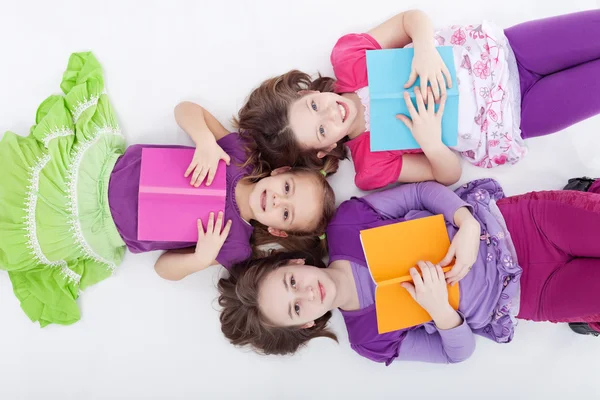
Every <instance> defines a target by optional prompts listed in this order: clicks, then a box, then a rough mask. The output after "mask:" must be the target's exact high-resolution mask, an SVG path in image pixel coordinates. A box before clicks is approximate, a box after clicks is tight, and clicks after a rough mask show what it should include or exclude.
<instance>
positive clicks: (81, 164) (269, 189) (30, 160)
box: [0, 53, 335, 326]
mask: <svg viewBox="0 0 600 400" xmlns="http://www.w3.org/2000/svg"><path fill="white" fill-rule="evenodd" d="M61 88H62V90H63V92H64V94H65V95H64V96H60V95H54V96H50V97H49V98H48V99H46V100H45V101H44V102H43V103H42V105H41V106H40V108H39V109H38V111H37V115H36V125H34V126H33V127H32V129H31V132H30V134H29V136H26V137H22V136H18V135H16V134H14V133H11V132H8V133H6V134H5V135H4V137H3V138H2V141H1V142H0V163H1V165H2V171H3V173H2V174H1V176H0V231H1V232H2V240H1V241H0V267H1V268H2V269H5V270H7V271H8V273H9V276H10V279H11V281H12V284H13V288H14V291H15V295H16V296H17V297H18V298H19V300H20V302H21V306H22V308H23V310H24V311H25V313H26V314H27V316H28V317H29V318H30V319H31V320H32V321H38V322H39V323H40V325H41V326H45V325H47V324H49V323H59V324H70V323H73V322H75V321H77V320H78V319H79V309H78V307H77V304H76V299H77V298H78V296H79V291H80V290H84V289H85V288H87V287H88V286H90V285H92V284H94V283H96V282H99V281H101V280H103V279H105V278H106V277H108V276H109V275H110V274H111V273H112V272H113V271H114V270H115V269H116V267H117V265H119V263H120V262H121V259H122V258H123V254H124V251H125V249H126V248H129V249H130V250H131V251H133V252H141V251H151V250H171V249H179V248H186V249H185V250H179V251H174V250H173V251H168V252H167V253H165V254H163V255H162V256H161V257H160V258H159V259H158V261H157V263H156V270H157V272H158V273H159V274H160V275H161V276H162V277H164V278H167V279H181V278H183V277H185V276H186V275H188V274H190V273H192V272H195V271H198V270H201V269H203V268H205V267H207V266H209V265H215V264H223V265H224V266H225V267H229V266H230V265H231V264H232V263H234V262H238V261H241V260H243V259H245V258H247V257H248V256H250V255H251V245H252V246H257V245H260V244H261V243H263V242H265V241H266V240H265V239H266V238H267V236H268V237H270V238H272V239H284V238H285V237H286V236H288V235H290V236H291V237H290V238H287V240H286V243H283V244H285V245H288V246H289V247H291V248H293V247H294V244H295V243H294V240H300V239H301V238H299V237H296V236H302V235H308V236H310V237H309V238H308V240H317V238H316V236H315V235H320V234H322V233H323V232H324V229H325V227H326V224H327V221H328V219H329V218H330V217H331V216H332V215H333V210H334V207H335V203H334V194H333V191H332V189H331V188H330V187H329V185H328V184H327V182H326V180H325V178H324V177H323V175H321V174H320V173H318V172H315V171H307V170H291V169H290V168H286V167H284V168H279V169H277V170H274V171H272V172H271V173H270V174H269V173H268V172H266V171H264V170H261V169H256V168H255V169H253V167H252V166H249V165H242V164H244V162H245V161H246V160H245V154H244V151H243V142H242V141H241V140H240V139H239V137H238V136H237V135H236V134H231V135H229V134H228V132H227V131H226V130H225V129H224V128H223V127H222V126H221V125H220V124H218V122H216V120H215V119H214V117H212V116H210V114H208V113H206V112H205V111H204V110H202V109H198V108H197V107H196V108H194V109H193V110H192V111H193V112H191V113H190V112H189V109H188V108H186V107H185V104H184V105H182V106H181V107H178V108H177V110H176V111H177V112H176V114H177V120H178V122H179V124H180V125H181V126H182V127H184V129H186V130H187V132H188V133H189V134H190V136H191V137H192V138H193V139H194V141H195V142H196V144H197V149H196V152H195V155H194V159H193V161H192V163H191V165H190V168H189V169H188V171H187V172H186V174H187V175H188V176H191V183H193V184H195V185H196V186H197V185H199V184H200V183H201V182H202V180H203V179H204V176H203V174H204V175H206V174H209V181H210V180H212V176H213V175H214V169H215V168H216V162H215V163H214V166H213V167H212V169H211V168H204V166H206V165H209V166H210V165H212V164H211V163H212V162H213V161H214V160H215V157H216V159H217V161H218V158H225V159H226V160H227V162H228V163H229V165H228V166H227V173H226V176H227V196H226V206H225V210H223V211H224V214H223V212H220V213H219V214H218V217H217V218H216V223H215V222H214V219H215V218H214V216H213V217H212V218H210V220H209V223H208V226H207V227H206V232H205V231H204V230H203V227H202V226H201V224H200V223H199V226H198V228H199V239H198V242H197V243H164V242H142V241H138V240H137V235H136V233H137V195H138V185H139V174H140V159H141V149H142V147H144V146H139V145H136V146H132V147H130V148H128V149H127V150H126V151H125V141H124V138H123V136H122V135H121V132H120V130H119V127H118V124H117V121H116V119H115V116H114V112H113V110H112V108H111V106H110V104H109V101H108V98H107V96H106V94H105V93H104V81H103V76H102V70H101V67H100V64H99V63H98V62H97V61H96V59H95V58H94V56H93V55H92V54H91V53H77V54H73V55H72V56H71V58H70V59H69V64H68V67H67V71H66V72H65V74H64V77H63V81H62V84H61ZM205 116H206V117H205ZM213 133H214V135H215V136H216V138H217V139H218V142H217V141H216V140H215V138H214V137H213ZM123 153H124V154H123ZM225 153H228V154H225ZM225 220H229V222H227V225H226V227H225V229H223V231H221V228H222V225H223V221H225ZM194 245H195V249H194V248H189V247H190V246H194Z"/></svg>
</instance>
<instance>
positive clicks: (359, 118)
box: [342, 92, 367, 139]
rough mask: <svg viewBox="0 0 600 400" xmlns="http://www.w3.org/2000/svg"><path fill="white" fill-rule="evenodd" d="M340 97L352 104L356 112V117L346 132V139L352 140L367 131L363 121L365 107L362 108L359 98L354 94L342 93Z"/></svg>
mask: <svg viewBox="0 0 600 400" xmlns="http://www.w3.org/2000/svg"><path fill="white" fill-rule="evenodd" d="M342 97H344V98H346V99H348V100H350V101H351V102H352V103H354V107H355V108H356V110H357V114H356V117H354V121H353V122H352V126H351V127H350V130H349V131H348V138H349V139H354V138H357V137H358V136H360V135H362V134H363V133H364V132H365V131H366V130H367V123H366V121H365V106H363V104H362V102H361V101H360V97H358V95H357V94H356V93H354V92H351V93H343V94H342Z"/></svg>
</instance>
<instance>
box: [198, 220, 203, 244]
mask: <svg viewBox="0 0 600 400" xmlns="http://www.w3.org/2000/svg"><path fill="white" fill-rule="evenodd" d="M203 237H204V226H203V225H202V219H200V218H198V239H200V238H203Z"/></svg>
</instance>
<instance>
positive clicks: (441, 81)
mask: <svg viewBox="0 0 600 400" xmlns="http://www.w3.org/2000/svg"><path fill="white" fill-rule="evenodd" d="M437 81H438V85H439V87H440V98H441V97H442V96H444V95H445V94H446V81H445V80H444V75H443V74H442V73H440V74H438V76H437ZM438 100H439V98H438Z"/></svg>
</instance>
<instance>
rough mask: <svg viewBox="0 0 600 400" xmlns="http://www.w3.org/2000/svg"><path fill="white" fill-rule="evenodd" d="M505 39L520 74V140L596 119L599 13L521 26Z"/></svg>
mask: <svg viewBox="0 0 600 400" xmlns="http://www.w3.org/2000/svg"><path fill="white" fill-rule="evenodd" d="M504 33H505V35H506V37H507V38H508V41H509V43H510V46H511V48H512V50H513V51H514V53H515V56H516V59H517V64H518V69H519V78H520V80H521V130H522V137H523V138H524V139H527V138H531V137H535V136H542V135H548V134H550V133H554V132H557V131H560V130H562V129H564V128H566V127H568V126H571V125H573V124H575V123H577V122H580V121H582V120H584V119H586V118H589V117H591V116H594V115H596V114H599V113H600V79H599V76H600V10H591V11H584V12H579V13H575V14H567V15H561V16H557V17H552V18H546V19H541V20H537V21H530V22H525V23H523V24H519V25H515V26H513V27H511V28H508V29H506V30H505V31H504Z"/></svg>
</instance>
